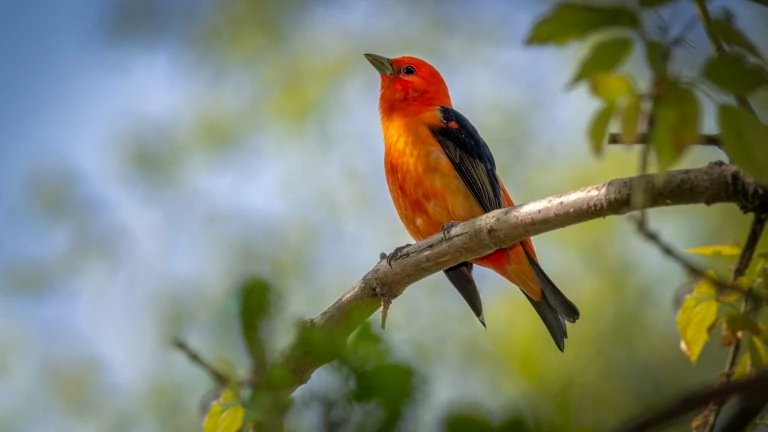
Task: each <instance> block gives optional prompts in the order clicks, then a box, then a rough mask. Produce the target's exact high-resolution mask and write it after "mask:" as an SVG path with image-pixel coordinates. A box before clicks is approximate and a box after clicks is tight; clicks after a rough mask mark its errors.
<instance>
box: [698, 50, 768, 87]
mask: <svg viewBox="0 0 768 432" xmlns="http://www.w3.org/2000/svg"><path fill="white" fill-rule="evenodd" d="M701 73H702V75H703V76H704V78H706V79H707V81H709V82H710V83H712V84H713V85H715V86H716V87H718V88H719V89H721V90H723V91H726V92H728V93H733V94H737V95H748V94H750V93H752V92H754V91H755V90H757V89H759V88H760V87H764V86H768V73H766V71H765V69H763V68H762V67H760V66H759V65H757V64H754V63H751V62H747V60H746V59H745V58H744V57H742V56H740V55H737V54H733V53H725V54H720V55H717V56H714V57H711V58H710V59H709V60H707V62H706V63H705V64H704V68H703V70H702V72H701Z"/></svg>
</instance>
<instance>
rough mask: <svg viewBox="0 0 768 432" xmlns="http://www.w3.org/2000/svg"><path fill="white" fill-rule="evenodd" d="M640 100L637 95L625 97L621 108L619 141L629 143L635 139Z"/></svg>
mask: <svg viewBox="0 0 768 432" xmlns="http://www.w3.org/2000/svg"><path fill="white" fill-rule="evenodd" d="M641 102H642V100H641V99H640V97H639V96H638V95H632V96H630V97H628V98H627V101H626V103H625V104H624V107H623V108H622V110H621V142H623V143H625V144H631V143H634V142H635V141H636V140H637V126H638V123H639V122H640V114H641V113H640V104H641Z"/></svg>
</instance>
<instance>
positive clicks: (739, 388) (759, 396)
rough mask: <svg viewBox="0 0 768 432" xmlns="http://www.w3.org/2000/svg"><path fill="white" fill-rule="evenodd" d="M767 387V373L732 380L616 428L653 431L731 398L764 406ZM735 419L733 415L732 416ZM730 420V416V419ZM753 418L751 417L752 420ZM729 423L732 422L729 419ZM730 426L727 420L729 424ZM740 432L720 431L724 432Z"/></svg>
mask: <svg viewBox="0 0 768 432" xmlns="http://www.w3.org/2000/svg"><path fill="white" fill-rule="evenodd" d="M766 387H768V372H766V371H763V372H761V373H759V374H756V375H755V376H753V377H750V378H746V379H743V380H739V381H732V382H729V383H725V384H724V385H722V386H720V387H716V388H707V389H702V390H699V391H695V392H692V393H689V394H687V395H685V396H683V397H682V398H680V399H679V400H677V401H675V402H673V403H671V404H669V405H666V404H665V406H664V408H662V409H661V410H659V411H658V412H656V413H654V414H652V415H650V416H647V417H645V418H643V419H641V420H639V421H636V422H634V423H632V424H629V425H626V426H624V427H621V428H619V430H620V431H624V432H641V431H649V430H656V429H658V428H659V427H661V426H664V425H666V424H668V423H669V422H671V421H673V420H674V419H676V418H679V417H681V416H683V415H685V414H688V413H690V412H693V411H694V410H696V409H698V408H700V407H702V406H705V405H707V404H708V403H710V402H712V401H714V400H719V399H723V398H727V397H731V396H736V395H741V396H742V398H743V399H744V400H747V401H752V402H757V403H763V404H764V403H765V402H766V400H768V397H766V395H768V393H766V392H765V389H766ZM734 417H735V415H734ZM732 418H733V417H732ZM753 418H754V417H753ZM729 420H731V419H729ZM729 423H730V421H729ZM734 430H743V429H742V428H738V429H729V428H723V431H734Z"/></svg>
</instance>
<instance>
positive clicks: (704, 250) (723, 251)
mask: <svg viewBox="0 0 768 432" xmlns="http://www.w3.org/2000/svg"><path fill="white" fill-rule="evenodd" d="M685 251H686V252H688V253H689V254H694V255H704V256H717V257H733V256H739V254H740V253H741V248H740V247H738V246H736V245H712V246H699V247H692V248H688V249H686V250H685Z"/></svg>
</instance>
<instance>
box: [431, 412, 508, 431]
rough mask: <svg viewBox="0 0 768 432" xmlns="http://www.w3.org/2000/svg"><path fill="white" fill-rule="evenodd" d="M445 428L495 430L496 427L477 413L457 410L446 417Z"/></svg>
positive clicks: (450, 429) (446, 429)
mask: <svg viewBox="0 0 768 432" xmlns="http://www.w3.org/2000/svg"><path fill="white" fill-rule="evenodd" d="M443 430H444V431H446V432H464V431H477V432H493V431H495V430H496V428H495V427H493V425H492V424H491V422H490V421H488V420H487V419H485V418H482V417H480V416H477V415H475V414H468V413H461V412H456V413H452V414H451V415H450V416H449V417H448V418H447V419H445V423H444V426H443Z"/></svg>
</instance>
